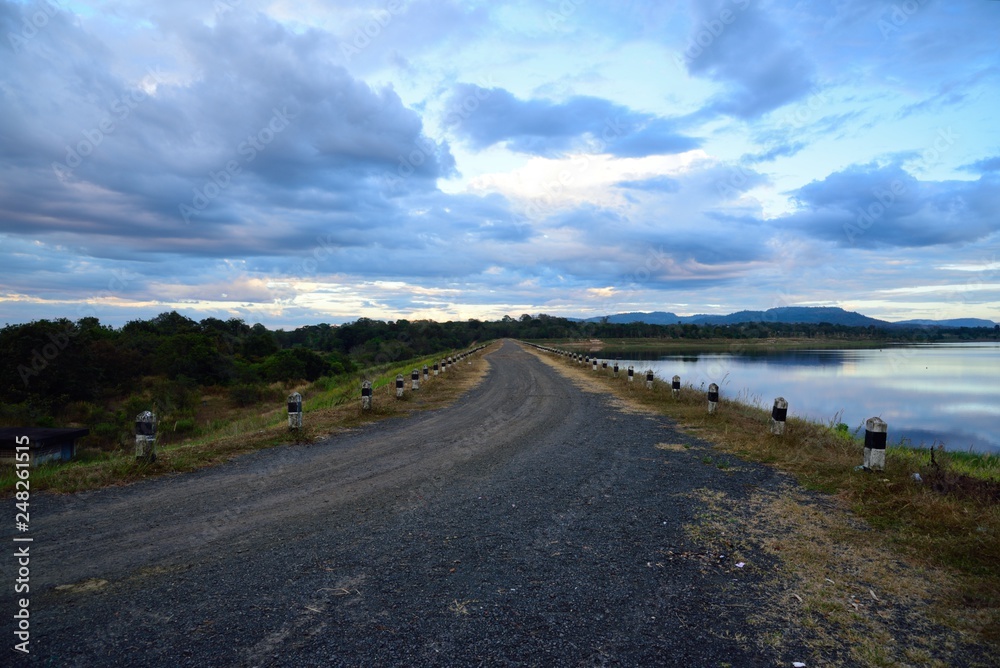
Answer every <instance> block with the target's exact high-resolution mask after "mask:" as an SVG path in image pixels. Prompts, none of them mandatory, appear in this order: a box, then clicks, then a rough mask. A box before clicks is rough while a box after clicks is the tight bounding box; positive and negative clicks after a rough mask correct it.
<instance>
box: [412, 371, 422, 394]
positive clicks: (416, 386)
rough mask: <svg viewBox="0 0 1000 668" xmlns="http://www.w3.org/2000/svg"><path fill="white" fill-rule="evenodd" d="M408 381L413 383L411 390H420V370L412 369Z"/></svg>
mask: <svg viewBox="0 0 1000 668" xmlns="http://www.w3.org/2000/svg"><path fill="white" fill-rule="evenodd" d="M410 380H411V381H412V382H413V388H412V389H413V390H419V389H420V369H414V370H413V373H411V374H410Z"/></svg>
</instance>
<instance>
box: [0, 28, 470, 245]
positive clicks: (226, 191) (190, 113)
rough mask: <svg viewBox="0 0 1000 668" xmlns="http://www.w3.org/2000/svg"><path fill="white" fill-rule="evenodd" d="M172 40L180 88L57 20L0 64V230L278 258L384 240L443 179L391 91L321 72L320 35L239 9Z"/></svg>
mask: <svg viewBox="0 0 1000 668" xmlns="http://www.w3.org/2000/svg"><path fill="white" fill-rule="evenodd" d="M172 27H173V30H174V31H175V34H174V37H175V38H176V39H177V40H178V41H179V46H178V49H179V55H178V56H177V57H176V58H177V59H178V60H179V59H183V60H185V61H188V63H189V66H188V68H187V69H186V70H185V71H188V72H193V73H194V74H192V75H190V76H188V77H187V79H184V77H183V76H179V75H178V74H177V73H176V72H174V71H173V69H171V68H173V67H175V66H176V65H175V63H171V62H163V63H158V64H155V65H153V66H151V67H150V68H149V69H148V70H146V71H144V72H135V73H132V74H131V75H124V74H120V72H121V71H122V70H123V69H126V68H124V67H123V64H122V63H120V62H119V61H118V60H116V59H115V57H114V54H113V52H112V51H111V49H110V47H104V48H101V47H102V46H103V44H102V43H101V42H100V41H99V40H98V38H97V37H95V36H94V35H93V34H91V33H88V32H87V31H86V29H85V28H84V27H81V26H79V25H75V24H73V23H71V22H69V21H68V20H67V21H63V22H61V23H54V25H53V26H51V27H50V28H49V29H48V30H45V31H40V32H39V33H38V34H37V35H36V36H35V37H34V38H33V40H32V43H31V44H30V47H31V48H32V49H33V50H32V51H31V52H30V53H28V52H26V51H25V52H22V53H12V52H10V51H6V50H4V51H0V66H2V67H3V69H4V71H5V90H6V95H5V96H4V97H3V99H2V101H0V105H2V108H0V113H2V114H3V116H4V118H5V119H7V118H9V119H11V121H10V122H11V126H12V127H14V128H16V130H17V131H16V132H4V133H3V134H2V135H0V152H2V155H3V158H2V159H0V160H2V162H0V170H3V173H5V174H6V175H7V178H5V179H3V182H2V183H3V185H0V203H2V205H3V207H4V209H5V210H6V211H8V212H10V213H9V215H5V216H3V217H2V218H0V231H9V232H14V233H16V232H20V231H23V230H24V229H25V228H28V227H30V228H31V229H32V230H33V232H34V233H35V234H37V235H42V236H48V237H51V238H53V239H58V240H60V241H62V242H65V243H74V244H76V245H78V246H80V247H90V248H93V247H96V246H102V245H115V246H118V247H119V248H126V249H129V248H130V249H132V250H133V251H134V252H136V253H151V252H164V253H170V252H177V253H193V254H201V255H206V256H216V257H219V256H231V255H235V254H241V253H243V254H263V253H271V252H278V253H280V252H283V251H284V252H290V251H293V250H295V249H299V250H301V249H303V248H308V243H309V242H308V241H305V240H306V239H309V238H311V237H312V236H314V235H315V233H317V231H319V230H327V229H330V228H331V227H332V228H334V229H335V230H336V229H338V228H339V229H344V230H350V229H360V230H364V231H367V233H368V234H374V231H375V230H377V229H379V228H385V227H386V226H393V225H395V224H396V222H397V221H396V220H394V219H396V218H399V217H400V216H402V215H403V214H402V212H401V211H400V210H399V208H398V207H396V206H394V205H393V204H392V197H393V196H399V195H402V194H405V193H407V192H412V191H414V190H424V189H427V188H430V189H432V190H433V188H434V184H435V182H436V180H437V179H439V178H442V177H446V176H448V175H449V174H452V173H453V172H454V168H455V164H454V158H453V157H452V155H451V153H450V151H449V148H448V146H447V144H446V143H441V142H436V141H434V140H432V139H430V138H428V137H427V136H426V135H425V134H424V133H423V130H422V121H421V119H420V117H419V116H418V115H417V114H416V113H415V112H414V111H412V110H410V109H408V108H407V107H406V106H405V105H404V104H403V103H402V101H401V100H400V98H399V96H398V95H397V94H396V93H395V92H394V91H393V90H392V89H391V88H389V87H383V88H378V89H374V88H372V87H370V86H368V85H367V84H365V83H364V82H361V81H358V80H356V79H354V78H353V77H352V76H351V75H350V74H348V73H347V71H346V70H344V69H343V68H342V67H339V66H337V65H334V64H332V62H331V60H332V58H333V56H332V54H333V52H335V50H336V43H335V42H334V41H333V40H329V39H327V38H325V37H324V35H323V34H320V33H317V32H308V33H306V34H295V33H293V32H291V31H289V30H288V29H286V28H284V27H283V26H281V25H280V24H278V23H276V22H274V21H273V20H271V19H269V18H267V17H266V16H264V15H262V14H257V15H250V14H248V13H245V12H232V13H227V14H225V15H222V16H220V17H219V18H218V21H217V23H216V24H215V25H214V26H211V27H210V26H206V25H204V24H201V23H197V22H191V23H184V22H177V23H175V24H174V25H173V26H172ZM66 53H85V54H87V55H86V56H84V57H81V58H80V59H79V60H69V59H66V58H65V57H64V54H66ZM46 80H53V81H55V80H58V81H60V82H61V85H58V86H53V85H46V86H41V85H39V81H46ZM53 92H56V94H55V95H53ZM29 110H36V111H35V112H34V113H31V112H30V111H29ZM6 122H7V121H6V120H5V123H6ZM387 194H388V196H389V199H386V195H387ZM380 214H384V215H380ZM279 221H281V222H282V223H284V224H285V225H293V226H294V230H295V231H294V232H292V233H291V234H288V233H287V232H286V231H282V230H281V229H280V223H279ZM276 223H279V224H276ZM345 238H346V235H345ZM363 242H364V241H363V238H359V239H357V240H356V241H355V242H354V243H363ZM296 243H298V246H296ZM303 244H305V245H304V246H303Z"/></svg>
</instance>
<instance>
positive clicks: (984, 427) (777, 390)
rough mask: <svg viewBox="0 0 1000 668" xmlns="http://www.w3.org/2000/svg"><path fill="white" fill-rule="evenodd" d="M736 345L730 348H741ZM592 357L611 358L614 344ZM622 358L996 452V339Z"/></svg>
mask: <svg viewBox="0 0 1000 668" xmlns="http://www.w3.org/2000/svg"><path fill="white" fill-rule="evenodd" d="M738 345H739V343H738V342H734V350H738ZM598 354H603V355H610V357H609V359H614V358H615V354H614V352H613V351H605V352H601V353H598ZM641 357H645V358H646V359H637V356H635V355H633V356H632V357H631V359H629V358H627V357H626V356H625V355H621V360H620V361H619V365H620V366H621V367H622V368H628V365H629V364H632V365H634V366H635V370H636V374H637V376H638V374H639V372H640V371H645V370H646V369H648V368H652V369H653V371H654V372H655V373H656V377H657V378H659V379H661V380H662V379H666V380H668V381H669V379H670V378H671V377H672V376H673V375H674V374H677V375H679V376H680V377H681V383H682V384H684V385H689V384H690V385H692V386H693V387H695V388H699V387H703V388H704V389H706V390H707V388H708V385H709V383H718V385H719V388H720V395H721V397H722V400H723V401H725V399H726V398H730V399H741V400H743V401H747V402H749V403H758V404H761V405H762V406H764V407H765V408H767V409H768V410H770V408H771V406H772V405H773V402H774V399H775V397H779V396H781V397H784V398H785V399H786V400H787V401H788V415H789V416H790V417H792V416H797V417H804V418H808V419H811V420H815V421H819V422H822V423H829V422H830V421H832V420H836V421H837V422H845V423H847V425H848V426H850V428H851V430H852V431H853V430H854V429H856V428H859V427H860V430H861V431H860V432H859V433H860V434H863V433H864V421H865V420H866V419H867V418H869V417H873V416H879V417H881V418H882V419H883V420H885V421H886V422H887V423H888V425H889V441H890V442H891V443H899V442H900V441H903V442H905V443H906V444H907V445H912V446H932V445H939V444H943V445H944V447H945V448H946V449H948V450H969V449H971V450H974V451H977V452H989V453H993V454H1000V343H996V342H978V343H938V344H923V345H908V346H892V347H885V348H882V349H877V348H873V349H847V350H794V351H787V350H786V351H772V352H761V351H754V352H753V353H740V352H735V353H719V352H711V353H683V354H676V353H674V354H666V355H657V354H655V353H653V354H643V355H642V356H641Z"/></svg>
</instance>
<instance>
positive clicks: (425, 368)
mask: <svg viewBox="0 0 1000 668" xmlns="http://www.w3.org/2000/svg"><path fill="white" fill-rule="evenodd" d="M424 381H425V382H426V381H427V365H426V364H425V365H424Z"/></svg>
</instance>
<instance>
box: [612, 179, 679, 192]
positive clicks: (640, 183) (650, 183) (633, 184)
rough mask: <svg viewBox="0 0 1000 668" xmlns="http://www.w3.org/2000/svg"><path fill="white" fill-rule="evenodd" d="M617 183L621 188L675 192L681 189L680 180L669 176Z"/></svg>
mask: <svg viewBox="0 0 1000 668" xmlns="http://www.w3.org/2000/svg"><path fill="white" fill-rule="evenodd" d="M615 185H617V186H618V187H619V188H629V189H632V190H644V191H649V192H663V193H675V192H677V191H678V190H679V189H680V182H679V181H678V180H677V179H674V178H671V177H669V176H653V177H651V178H648V179H640V180H634V181H619V182H618V183H616V184H615Z"/></svg>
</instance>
